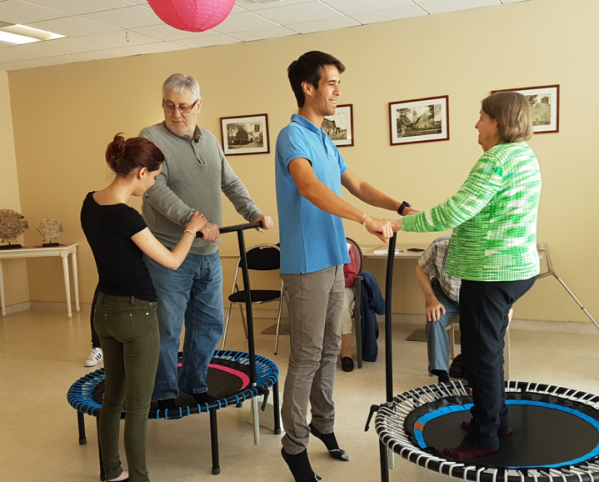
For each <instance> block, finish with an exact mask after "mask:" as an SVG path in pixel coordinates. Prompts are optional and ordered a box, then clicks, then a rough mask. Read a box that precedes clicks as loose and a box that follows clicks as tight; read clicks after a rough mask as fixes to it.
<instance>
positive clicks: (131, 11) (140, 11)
mask: <svg viewBox="0 0 599 482" xmlns="http://www.w3.org/2000/svg"><path fill="white" fill-rule="evenodd" d="M84 17H86V18H89V19H91V20H96V21H97V22H103V23H107V24H108V25H114V26H115V27H120V28H126V29H131V28H136V27H147V26H148V25H158V24H161V23H163V22H162V20H160V19H159V18H158V16H157V15H156V14H155V13H154V11H153V10H152V9H151V8H146V7H142V6H139V5H136V6H134V7H127V8H118V9H116V10H107V11H105V12H96V13H89V14H87V15H84Z"/></svg>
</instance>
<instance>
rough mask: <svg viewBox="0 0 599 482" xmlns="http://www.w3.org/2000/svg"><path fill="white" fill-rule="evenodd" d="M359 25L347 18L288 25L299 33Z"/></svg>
mask: <svg viewBox="0 0 599 482" xmlns="http://www.w3.org/2000/svg"><path fill="white" fill-rule="evenodd" d="M357 25H360V24H359V23H358V22H356V21H355V20H353V19H351V18H349V17H337V18H326V19H324V20H316V21H314V22H302V23H294V24H291V25H288V27H289V28H292V29H293V30H296V31H298V32H300V33H312V32H321V31H323V30H335V29H337V28H345V27H355V26H357Z"/></svg>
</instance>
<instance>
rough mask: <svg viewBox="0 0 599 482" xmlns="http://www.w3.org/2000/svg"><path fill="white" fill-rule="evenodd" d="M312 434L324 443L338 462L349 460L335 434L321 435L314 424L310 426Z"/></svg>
mask: <svg viewBox="0 0 599 482" xmlns="http://www.w3.org/2000/svg"><path fill="white" fill-rule="evenodd" d="M310 433H312V435H314V436H315V437H316V438H318V439H320V440H322V441H323V443H324V444H325V445H326V447H327V450H328V451H329V454H330V455H331V457H333V458H334V459H337V460H346V461H347V460H349V455H348V454H347V453H346V452H345V450H342V449H340V448H339V444H338V443H337V437H335V433H320V432H319V431H318V430H316V428H314V425H312V424H310Z"/></svg>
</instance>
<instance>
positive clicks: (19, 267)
mask: <svg viewBox="0 0 599 482" xmlns="http://www.w3.org/2000/svg"><path fill="white" fill-rule="evenodd" d="M0 209H13V210H14V211H17V212H21V202H20V199H19V184H18V179H17V161H16V158H15V145H14V139H13V124H12V117H11V109H10V96H9V88H8V75H7V73H6V72H0ZM30 227H31V224H30ZM18 242H20V243H21V244H22V243H23V236H21V237H19V240H18ZM2 271H3V275H4V281H5V283H4V294H5V296H6V299H5V300H4V301H5V304H6V306H8V307H9V309H10V306H11V305H15V304H17V303H23V302H26V301H28V300H29V290H28V287H27V269H26V264H25V260H19V259H11V260H5V261H2Z"/></svg>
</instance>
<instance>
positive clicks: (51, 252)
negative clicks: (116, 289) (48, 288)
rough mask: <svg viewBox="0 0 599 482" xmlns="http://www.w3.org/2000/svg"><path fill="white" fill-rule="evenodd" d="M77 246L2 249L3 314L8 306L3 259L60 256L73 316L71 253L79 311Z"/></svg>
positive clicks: (0, 293) (0, 295) (0, 284)
mask: <svg viewBox="0 0 599 482" xmlns="http://www.w3.org/2000/svg"><path fill="white" fill-rule="evenodd" d="M77 246H78V244H77V243H75V244H71V245H69V246H62V245H61V246H53V247H50V248H16V249H0V305H1V307H2V316H6V307H5V305H4V279H3V276H2V260H4V259H21V258H47V257H53V256H60V257H61V258H62V273H63V276H64V288H65V293H66V295H67V314H68V315H69V318H73V312H72V311H71V289H70V285H71V282H70V278H69V262H68V257H69V255H71V265H72V268H73V285H74V286H73V288H74V293H75V311H77V312H79V310H80V309H81V308H80V307H79V277H78V272H77Z"/></svg>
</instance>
